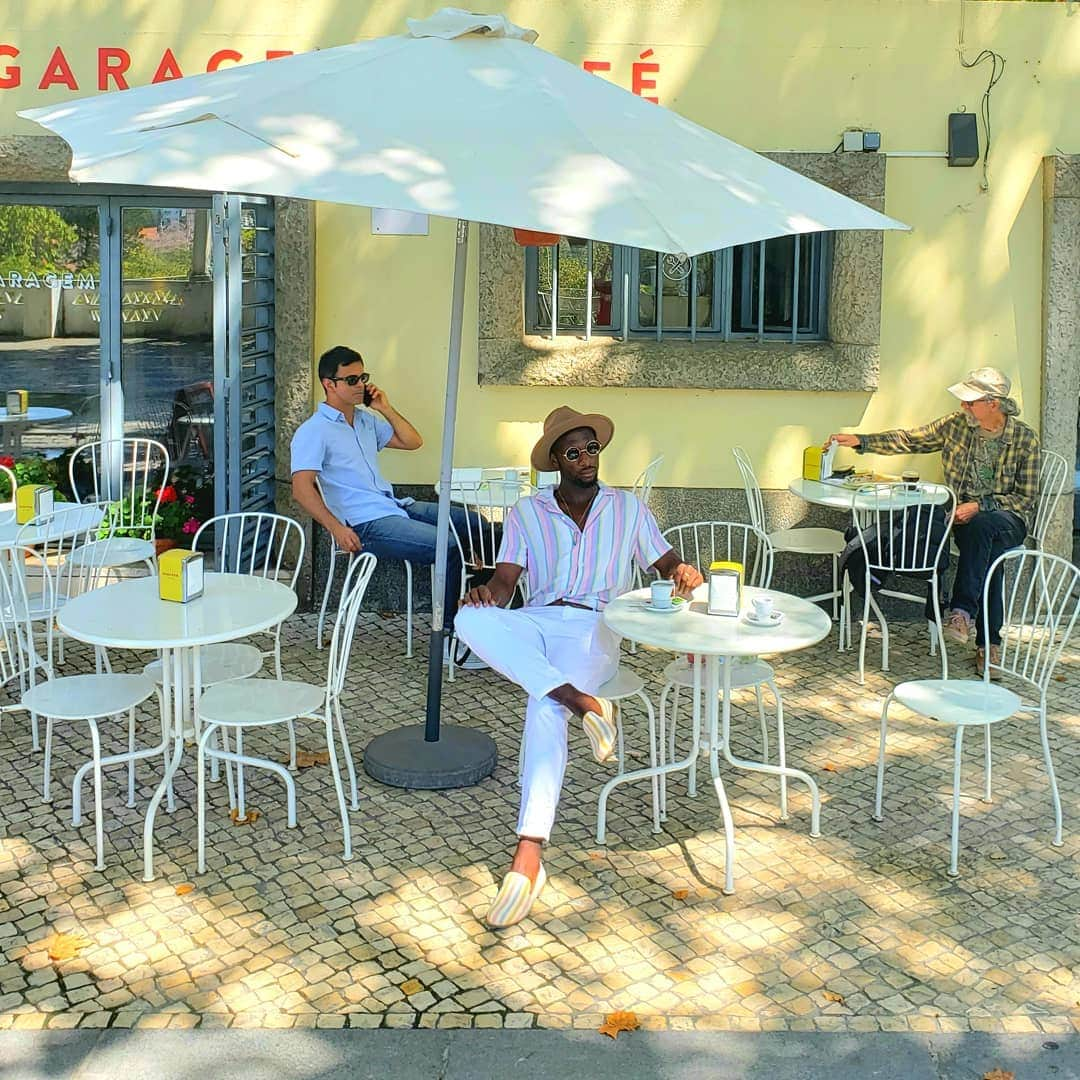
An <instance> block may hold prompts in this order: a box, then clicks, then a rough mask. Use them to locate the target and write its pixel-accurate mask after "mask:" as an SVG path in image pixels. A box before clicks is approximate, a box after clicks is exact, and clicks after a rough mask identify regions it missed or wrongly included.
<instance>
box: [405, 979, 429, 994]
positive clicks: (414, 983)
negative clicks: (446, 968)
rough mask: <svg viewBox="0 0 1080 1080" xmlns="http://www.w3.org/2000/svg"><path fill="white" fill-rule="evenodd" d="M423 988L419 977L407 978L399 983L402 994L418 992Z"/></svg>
mask: <svg viewBox="0 0 1080 1080" xmlns="http://www.w3.org/2000/svg"><path fill="white" fill-rule="evenodd" d="M423 989H424V984H423V983H422V982H421V981H420V980H419V979H409V981H408V982H403V983H402V984H401V992H402V993H403V994H406V995H409V994H419V993H420V991H421V990H423Z"/></svg>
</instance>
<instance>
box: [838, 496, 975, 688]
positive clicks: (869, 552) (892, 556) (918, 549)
mask: <svg viewBox="0 0 1080 1080" xmlns="http://www.w3.org/2000/svg"><path fill="white" fill-rule="evenodd" d="M937 490H938V491H940V488H938V489H937ZM945 491H946V492H947V499H946V500H945V501H944V502H942V501H941V498H940V495H937V494H935V488H933V487H928V486H926V485H924V484H918V485H915V487H914V488H913V487H912V486H911V485H908V484H888V485H883V484H872V485H866V486H863V487H859V488H856V489H855V490H854V491H853V492H852V496H851V507H852V512H851V516H852V520H853V521H854V524H855V529H856V531H857V533H858V537H859V543H860V545H861V547H862V553H863V561H864V564H865V571H864V577H863V614H862V632H861V633H860V635H859V683H860V684H862V683H864V682H865V681H866V633H867V629H868V627H869V623H870V610H871V608H873V609H874V610H875V611H876V612H877V614H878V618H879V625H880V627H881V670H882V671H888V670H889V624H888V623H887V622H886V621H885V619H884V618H882V617H881V613H880V610H879V609H878V608H877V602H876V601H875V600H874V597H873V594H872V592H871V590H870V582H871V578H872V576H874V575H886V574H890V575H891V574H905V575H914V576H917V577H921V578H925V579H926V580H927V583H928V588H929V590H930V603H931V607H932V608H933V612H934V621H933V623H932V624H931V633H930V653H931V655H933V654H934V652H935V649H936V648H937V647H940V649H941V677H942V678H943V679H947V678H948V677H949V658H948V654H947V651H946V649H945V641H944V638H943V637H942V635H941V590H942V586H943V584H944V582H943V581H942V579H941V569H940V566H941V559H942V554H943V552H944V551H945V545H946V544H947V543H948V542H949V538H950V536H951V535H952V526H953V515H954V512H955V510H956V493H955V492H954V491H953V490H952V489H951V488H946V489H945ZM938 511H940V515H941V518H942V519H943V520H941V521H940V525H938V526H936V527H938V528H939V529H940V533H939V536H938V538H937V539H936V540H935V538H934V531H935V522H936V521H937V520H938V516H937V515H938ZM850 590H851V581H850V578H849V577H848V575H847V573H845V575H844V582H843V594H844V602H843V605H842V608H841V615H840V641H841V644H843V642H844V640H845V636H846V637H847V638H848V641H849V644H850V636H851V602H850ZM888 595H889V596H891V597H894V598H898V599H901V600H910V601H912V602H913V603H917V604H924V603H925V598H924V597H922V596H918V595H916V594H915V593H904V592H897V591H896V590H894V589H889V590H888Z"/></svg>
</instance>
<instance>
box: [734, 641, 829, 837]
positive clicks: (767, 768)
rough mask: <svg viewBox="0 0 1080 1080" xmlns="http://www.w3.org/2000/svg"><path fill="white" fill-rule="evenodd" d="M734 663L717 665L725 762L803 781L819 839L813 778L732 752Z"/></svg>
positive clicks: (817, 799)
mask: <svg viewBox="0 0 1080 1080" xmlns="http://www.w3.org/2000/svg"><path fill="white" fill-rule="evenodd" d="M733 663H734V658H733V657H729V658H728V659H727V660H725V661H724V663H723V664H722V665H720V664H719V663H717V666H722V667H723V669H724V696H723V706H722V709H721V734H720V747H721V749H722V750H723V752H724V760H725V761H726V762H727V763H728V764H729V765H733V766H734V767H735V768H736V769H745V770H746V771H747V772H763V773H769V774H770V775H772V776H784V777H790V778H791V779H793V780H801V781H802V782H803V783H804V784H806V786H807V787H808V788H809V789H810V835H811V836H813V837H818V836H820V835H821V831H820V828H819V826H820V817H821V796H820V794H819V792H818V786H817V784H816V783H815V782H814V780H813V778H812V777H811V776H809V775H808V774H807V773H804V772H803V771H802V770H801V769H792V768H790V767H789V766H787V765H765V764H763V763H762V762H760V761H745V760H743V759H742V758H737V757H736V756H735V755H734V754H733V753H732V752H731V740H730V734H731V666H732V664H733ZM776 703H777V708H778V709H782V708H783V705H782V703H781V701H780V698H779V697H777V699H776ZM781 745H783V744H781ZM714 779H715V774H714Z"/></svg>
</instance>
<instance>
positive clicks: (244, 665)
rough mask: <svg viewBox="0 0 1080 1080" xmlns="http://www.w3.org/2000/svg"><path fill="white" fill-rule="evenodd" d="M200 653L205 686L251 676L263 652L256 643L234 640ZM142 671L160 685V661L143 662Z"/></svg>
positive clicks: (258, 667)
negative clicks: (242, 642)
mask: <svg viewBox="0 0 1080 1080" xmlns="http://www.w3.org/2000/svg"><path fill="white" fill-rule="evenodd" d="M200 655H201V672H202V684H203V686H207V687H209V686H215V685H217V684H218V683H223V682H231V681H232V680H233V679H250V678H251V676H252V675H258V673H259V671H260V670H261V669H262V666H263V654H262V653H261V652H260V651H259V649H258V648H257V647H256V646H254V645H241V644H239V643H237V642H235V641H227V642H224V643H223V644H220V645H204V646H203V648H202V651H201V654H200ZM142 673H143V675H145V676H146V677H147V678H148V679H151V680H153V682H154V683H155V684H156V685H158V686H161V684H162V674H161V661H160V660H155V661H153V663H150V664H147V665H146V667H144V668H143V671H142Z"/></svg>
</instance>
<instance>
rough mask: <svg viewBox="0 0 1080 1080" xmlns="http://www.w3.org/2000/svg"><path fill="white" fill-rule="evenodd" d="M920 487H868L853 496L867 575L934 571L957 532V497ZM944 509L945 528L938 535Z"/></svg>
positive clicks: (877, 485)
mask: <svg viewBox="0 0 1080 1080" xmlns="http://www.w3.org/2000/svg"><path fill="white" fill-rule="evenodd" d="M941 490H942V489H941V488H940V487H938V488H936V489H935V488H931V487H928V486H926V485H925V484H918V485H916V486H915V487H914V488H912V487H910V486H909V485H906V484H867V485H864V486H862V487H858V488H856V489H855V490H854V491H853V492H852V495H851V511H852V518H853V519H854V522H855V529H856V532H857V533H858V536H859V543H860V544H861V546H862V550H863V557H864V559H865V560H866V568H867V571H870V570H880V571H883V572H888V573H907V574H920V573H921V574H925V573H929V572H930V571H931V570H933V569H934V568H935V567H936V566H937V565H938V562H939V560H940V558H941V554H942V551H943V550H944V548H945V545H946V544H947V543H948V541H949V536H950V534H951V532H952V525H953V514H954V512H955V510H956V495H955V493H954V492H953V491H952V490H951V489H950V488H944V491H945V494H946V497H945V499H944V500H943V499H942V498H941V496H940V494H938V492H940V491H941ZM939 510H940V515H941V518H940V520H941V529H940V532H939V534H938V535H937V536H935V535H934V525H935V520H936V518H935V515H936V514H937V513H938V511H939Z"/></svg>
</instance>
